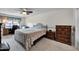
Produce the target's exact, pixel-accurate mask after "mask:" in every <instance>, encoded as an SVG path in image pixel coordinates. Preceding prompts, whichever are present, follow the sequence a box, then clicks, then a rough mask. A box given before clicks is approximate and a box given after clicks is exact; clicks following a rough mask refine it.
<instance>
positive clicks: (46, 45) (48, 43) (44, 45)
mask: <svg viewBox="0 0 79 59" xmlns="http://www.w3.org/2000/svg"><path fill="white" fill-rule="evenodd" d="M30 51H77V49H76V48H74V47H73V46H69V45H66V44H63V43H60V42H57V41H54V40H50V39H47V38H42V40H41V41H39V42H38V43H37V44H36V45H35V46H33V47H32V48H31V49H30Z"/></svg>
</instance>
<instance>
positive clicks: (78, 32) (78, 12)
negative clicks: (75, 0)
mask: <svg viewBox="0 0 79 59" xmlns="http://www.w3.org/2000/svg"><path fill="white" fill-rule="evenodd" d="M75 26H76V33H75V43H76V44H75V45H76V47H77V48H78V49H79V9H76V10H75Z"/></svg>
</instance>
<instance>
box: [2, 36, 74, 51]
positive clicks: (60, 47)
mask: <svg viewBox="0 0 79 59" xmlns="http://www.w3.org/2000/svg"><path fill="white" fill-rule="evenodd" d="M2 41H3V42H8V43H9V45H10V51H25V49H24V48H23V47H22V45H20V44H19V43H18V42H16V41H15V40H14V35H7V36H3V37H2ZM75 50H76V49H75V48H73V47H72V46H69V45H66V44H62V43H59V42H56V41H53V40H50V39H47V38H42V40H41V41H39V42H38V43H37V44H36V45H35V46H33V47H32V48H31V49H30V51H75Z"/></svg>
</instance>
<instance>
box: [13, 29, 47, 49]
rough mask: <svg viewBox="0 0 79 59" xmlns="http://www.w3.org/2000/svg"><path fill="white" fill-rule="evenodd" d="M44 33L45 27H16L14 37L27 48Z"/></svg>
mask: <svg viewBox="0 0 79 59" xmlns="http://www.w3.org/2000/svg"><path fill="white" fill-rule="evenodd" d="M45 34H46V29H17V30H16V31H15V39H16V40H17V41H18V42H20V43H21V44H23V46H24V47H25V48H26V50H29V49H30V48H31V46H32V45H33V42H34V41H35V40H37V39H38V38H40V37H41V36H43V35H45Z"/></svg>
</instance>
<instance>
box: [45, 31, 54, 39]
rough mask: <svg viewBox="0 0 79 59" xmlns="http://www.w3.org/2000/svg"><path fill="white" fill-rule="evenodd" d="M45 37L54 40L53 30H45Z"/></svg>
mask: <svg viewBox="0 0 79 59" xmlns="http://www.w3.org/2000/svg"><path fill="white" fill-rule="evenodd" d="M46 38H49V39H52V40H55V31H52V30H49V31H47V32H46Z"/></svg>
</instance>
